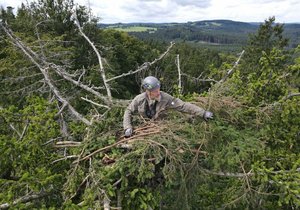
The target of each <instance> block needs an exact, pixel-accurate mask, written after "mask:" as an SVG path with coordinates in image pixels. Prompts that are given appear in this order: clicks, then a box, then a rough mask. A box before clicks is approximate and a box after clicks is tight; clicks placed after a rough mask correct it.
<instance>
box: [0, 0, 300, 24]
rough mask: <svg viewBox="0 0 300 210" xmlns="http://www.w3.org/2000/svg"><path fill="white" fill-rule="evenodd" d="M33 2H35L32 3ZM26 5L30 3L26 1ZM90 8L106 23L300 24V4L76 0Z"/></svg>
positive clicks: (285, 0)
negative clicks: (227, 21)
mask: <svg viewBox="0 0 300 210" xmlns="http://www.w3.org/2000/svg"><path fill="white" fill-rule="evenodd" d="M28 1H29V2H30V1H32V0H28ZM21 2H22V0H1V3H0V5H2V6H4V7H6V6H8V5H11V6H13V7H15V8H16V7H17V6H20V5H21ZM23 2H26V0H23ZM74 2H75V3H78V4H80V5H86V6H88V5H90V6H91V8H92V12H93V13H94V14H95V15H96V16H98V17H100V21H101V22H103V23H116V22H124V23H126V22H127V23H128V22H187V21H199V20H209V19H230V20H236V21H244V22H263V21H264V20H265V19H267V18H268V17H271V16H275V17H276V21H278V22H284V23H288V22H300V15H299V11H300V2H299V0H239V1H237V0H226V1H225V0H114V1H111V0H101V1H92V0H74Z"/></svg>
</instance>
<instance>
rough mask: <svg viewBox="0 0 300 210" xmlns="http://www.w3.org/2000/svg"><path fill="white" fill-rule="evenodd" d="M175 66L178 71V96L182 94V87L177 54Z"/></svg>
mask: <svg viewBox="0 0 300 210" xmlns="http://www.w3.org/2000/svg"><path fill="white" fill-rule="evenodd" d="M175 63H176V65H177V69H178V90H179V94H181V93H182V86H181V69H180V62H179V54H177V56H176V62H175Z"/></svg>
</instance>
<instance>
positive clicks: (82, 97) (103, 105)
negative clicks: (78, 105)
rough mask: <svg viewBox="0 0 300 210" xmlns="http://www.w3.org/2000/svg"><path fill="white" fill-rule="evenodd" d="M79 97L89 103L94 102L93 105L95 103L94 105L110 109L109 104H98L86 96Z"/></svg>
mask: <svg viewBox="0 0 300 210" xmlns="http://www.w3.org/2000/svg"><path fill="white" fill-rule="evenodd" d="M81 99H82V100H84V101H87V102H90V103H91V104H94V105H96V106H99V107H104V108H106V109H110V107H109V106H106V105H102V104H98V103H96V102H94V101H92V100H89V99H87V98H83V97H81Z"/></svg>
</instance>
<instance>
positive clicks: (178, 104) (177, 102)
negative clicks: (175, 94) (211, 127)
mask: <svg viewBox="0 0 300 210" xmlns="http://www.w3.org/2000/svg"><path fill="white" fill-rule="evenodd" d="M170 108H172V109H176V110H177V111H180V112H185V113H189V114H192V115H197V116H201V117H203V115H204V113H205V110H204V109H202V108H201V107H199V106H196V105H195V104H191V103H189V102H184V101H182V100H181V99H179V98H173V100H171V101H170Z"/></svg>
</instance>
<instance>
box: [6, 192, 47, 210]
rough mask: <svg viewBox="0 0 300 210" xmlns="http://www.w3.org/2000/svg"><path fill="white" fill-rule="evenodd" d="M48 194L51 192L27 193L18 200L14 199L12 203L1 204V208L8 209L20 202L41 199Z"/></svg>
mask: <svg viewBox="0 0 300 210" xmlns="http://www.w3.org/2000/svg"><path fill="white" fill-rule="evenodd" d="M47 195H50V193H48V192H44V191H42V192H40V193H37V194H31V195H25V196H23V197H21V198H18V199H17V200H15V201H13V202H12V204H10V203H3V204H0V209H8V208H10V207H12V206H14V205H17V204H19V203H27V202H30V201H33V200H37V199H40V198H43V197H45V196H47Z"/></svg>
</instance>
